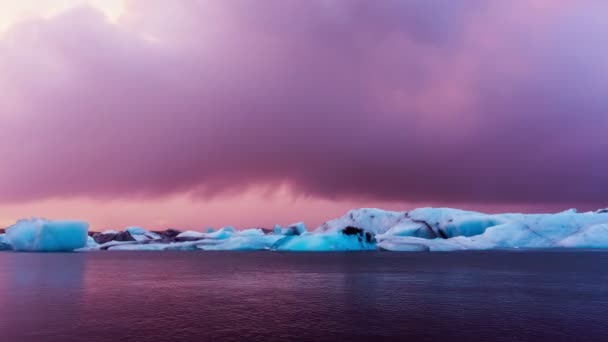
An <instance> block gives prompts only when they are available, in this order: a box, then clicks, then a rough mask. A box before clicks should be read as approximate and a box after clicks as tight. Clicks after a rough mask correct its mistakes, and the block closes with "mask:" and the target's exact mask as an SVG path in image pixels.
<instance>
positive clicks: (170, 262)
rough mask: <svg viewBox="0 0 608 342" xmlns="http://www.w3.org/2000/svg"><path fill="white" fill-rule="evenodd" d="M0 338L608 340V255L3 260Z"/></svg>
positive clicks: (148, 255) (121, 255)
mask: <svg viewBox="0 0 608 342" xmlns="http://www.w3.org/2000/svg"><path fill="white" fill-rule="evenodd" d="M0 291H1V295H0V340H1V341H5V342H10V341H42V342H45V341H78V342H82V341H211V340H217V341H224V340H235V341H237V340H239V341H243V340H247V341H256V340H257V341H273V340H317V341H320V340H341V341H354V340H374V341H377V340H410V341H431V340H440V341H540V340H544V341H608V253H603V252H592V251H585V252H466V253H426V254H425V253H420V254H417V253H402V254H400V253H380V252H370V253H344V254H338V253H335V254H331V253H327V254H297V253H294V254H291V253H290V254H284V253H271V252H253V253H244V252H241V253H237V252H217V253H213V252H200V253H197V252H145V253H137V252H106V253H88V254H84V253H83V254H20V253H0Z"/></svg>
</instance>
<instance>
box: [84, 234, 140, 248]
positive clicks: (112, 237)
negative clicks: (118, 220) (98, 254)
mask: <svg viewBox="0 0 608 342" xmlns="http://www.w3.org/2000/svg"><path fill="white" fill-rule="evenodd" d="M91 237H92V238H93V240H95V242H97V243H98V244H100V245H102V244H104V243H108V242H110V241H136V240H135V239H134V238H133V236H131V233H129V232H127V231H124V232H118V233H109V234H102V233H95V234H93V235H92V236H91Z"/></svg>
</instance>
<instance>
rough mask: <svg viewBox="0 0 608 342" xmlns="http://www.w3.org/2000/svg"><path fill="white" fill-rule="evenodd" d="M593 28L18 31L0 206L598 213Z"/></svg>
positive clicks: (141, 12)
mask: <svg viewBox="0 0 608 342" xmlns="http://www.w3.org/2000/svg"><path fill="white" fill-rule="evenodd" d="M606 9H608V6H606V5H604V4H602V3H601V2H594V1H589V2H585V1H582V2H577V3H576V4H572V3H571V2H567V1H551V2H546V1H530V2H523V1H522V2H516V3H513V4H509V5H505V4H498V2H496V3H492V5H490V4H489V3H488V2H486V1H460V2H450V3H449V4H446V3H445V1H390V0H389V1H380V2H371V1H357V0H352V1H351V0H349V1H346V0H345V1H323V0H314V1H313V0H311V1H289V2H287V1H280V0H268V1H263V2H257V1H246V0H240V1H237V0H233V1H225V2H217V1H189V0H181V1H174V2H172V3H170V4H169V3H168V2H166V1H156V0H153V1H132V2H131V3H130V4H129V6H128V9H127V13H126V14H125V15H124V17H123V18H122V19H121V21H120V23H119V24H118V25H116V24H112V23H109V22H108V21H106V20H105V18H103V17H102V16H101V15H100V14H99V13H98V12H96V11H95V10H92V9H87V8H83V9H79V10H75V11H71V12H68V13H64V14H62V15H60V16H57V17H56V18H53V19H50V20H38V21H33V22H29V23H25V24H21V25H19V26H17V27H14V28H13V29H12V30H11V31H10V32H8V33H7V34H6V35H5V36H4V37H2V38H0V74H1V75H2V79H0V90H2V92H1V94H0V125H1V127H2V129H3V137H2V140H0V156H2V159H1V160H2V162H3V165H4V166H3V168H2V171H0V200H2V201H20V200H31V199H39V198H46V197H70V196H77V195H87V196H93V197H103V198H110V197H117V196H120V197H124V196H136V195H137V196H161V195H166V194H170V193H174V192H182V191H192V192H195V193H198V194H199V195H201V196H205V195H210V194H214V193H220V192H224V191H229V190H231V191H240V190H242V189H244V188H246V187H248V186H251V185H259V184H268V185H275V184H280V183H288V184H290V185H291V186H292V188H293V191H294V192H295V193H297V194H310V195H314V196H319V197H326V198H345V197H351V198H352V197H367V198H375V199H381V200H404V201H412V202H415V201H426V202H429V201H431V202H432V201H442V202H446V201H447V202H450V201H453V202H468V203H474V202H478V203H487V202H491V203H503V202H504V203H506V202H509V203H514V202H516V203H517V202H519V203H559V202H568V203H581V206H600V205H605V201H606V196H605V194H606V193H607V191H608V172H605V170H606V169H607V168H608V158H606V157H605V154H606V151H608V139H606V132H607V131H608V113H607V110H608V100H607V99H606V97H605V95H604V94H603V89H607V88H608V84H607V83H608V77H607V76H608V62H607V61H608V49H607V48H606V47H605V44H603V43H602V41H603V38H604V37H606V34H608V24H606V22H605V20H603V18H600V17H598V16H593V15H591V14H593V13H597V12H598V11H600V10H604V11H605V10H606ZM604 13H605V12H604ZM582 17H584V18H586V19H585V20H582V19H581V18H582Z"/></svg>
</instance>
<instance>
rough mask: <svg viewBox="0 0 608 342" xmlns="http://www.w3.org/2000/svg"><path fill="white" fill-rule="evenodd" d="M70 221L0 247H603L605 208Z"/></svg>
mask: <svg viewBox="0 0 608 342" xmlns="http://www.w3.org/2000/svg"><path fill="white" fill-rule="evenodd" d="M87 228H88V226H87V224H86V223H83V222H77V221H48V220H42V219H33V220H22V221H19V222H17V224H15V225H14V226H12V227H10V228H9V229H8V230H7V232H6V234H5V235H0V249H14V250H17V251H71V250H78V251H93V250H111V251H121V250H122V251H134V250H139V251H149V250H152V251H158V250H203V251H228V250H231V251H235V250H242V251H251V250H274V251H292V252H296V251H297V252H315V251H373V250H381V251H394V252H425V251H431V252H433V251H459V250H488V249H534V248H608V210H599V211H595V212H586V213H578V212H576V210H568V211H564V212H561V213H557V214H492V215H490V214H483V213H479V212H473V211H464V210H458V209H448V208H421V209H415V210H412V211H404V212H396V211H384V210H380V209H356V210H351V211H349V212H348V213H347V214H346V215H344V216H342V217H340V218H337V219H334V220H331V221H328V222H326V223H324V224H322V225H321V226H320V227H318V228H317V229H315V230H313V231H307V229H306V226H305V225H304V224H303V223H296V224H292V225H288V226H285V227H281V226H279V225H277V226H275V227H274V228H273V229H262V228H251V229H245V230H236V229H234V228H233V227H224V228H222V229H219V230H217V231H214V230H212V229H207V230H206V232H199V231H183V232H182V231H178V230H174V229H168V230H165V231H154V232H152V231H148V230H146V229H144V228H141V227H129V228H126V229H125V230H122V231H118V230H106V231H103V232H101V233H92V234H91V236H87Z"/></svg>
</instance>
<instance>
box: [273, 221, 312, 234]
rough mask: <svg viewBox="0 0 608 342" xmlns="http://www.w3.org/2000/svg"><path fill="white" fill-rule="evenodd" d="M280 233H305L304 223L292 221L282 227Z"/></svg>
mask: <svg viewBox="0 0 608 342" xmlns="http://www.w3.org/2000/svg"><path fill="white" fill-rule="evenodd" d="M279 227H280V226H279ZM282 233H283V235H302V234H304V233H306V225H305V224H304V222H298V223H293V224H290V225H289V226H287V227H285V228H283V230H282Z"/></svg>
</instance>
